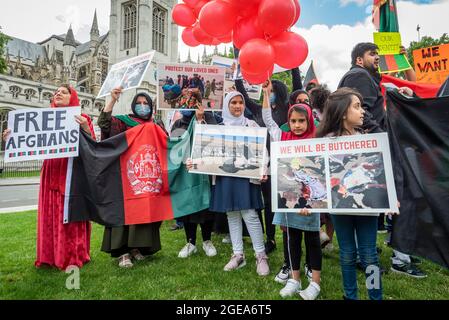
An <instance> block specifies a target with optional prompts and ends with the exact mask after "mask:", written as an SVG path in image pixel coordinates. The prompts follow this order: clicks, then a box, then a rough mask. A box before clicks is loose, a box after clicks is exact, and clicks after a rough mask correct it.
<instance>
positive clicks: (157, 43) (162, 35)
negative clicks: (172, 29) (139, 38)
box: [153, 3, 167, 54]
mask: <svg viewBox="0 0 449 320" xmlns="http://www.w3.org/2000/svg"><path fill="white" fill-rule="evenodd" d="M153 6H154V9H153V49H154V50H156V51H159V52H161V53H164V54H165V53H166V47H167V46H166V44H165V41H166V38H167V35H166V33H167V32H166V31H167V26H166V23H167V10H165V9H164V8H162V7H161V6H158V5H157V4H156V3H153Z"/></svg>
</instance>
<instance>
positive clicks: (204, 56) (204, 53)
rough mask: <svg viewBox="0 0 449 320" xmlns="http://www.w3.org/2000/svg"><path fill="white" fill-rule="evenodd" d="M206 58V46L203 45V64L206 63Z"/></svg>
mask: <svg viewBox="0 0 449 320" xmlns="http://www.w3.org/2000/svg"><path fill="white" fill-rule="evenodd" d="M206 60H207V52H206V46H203V56H202V57H201V62H202V63H203V64H205V63H206Z"/></svg>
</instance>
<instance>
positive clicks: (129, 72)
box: [97, 50, 155, 99]
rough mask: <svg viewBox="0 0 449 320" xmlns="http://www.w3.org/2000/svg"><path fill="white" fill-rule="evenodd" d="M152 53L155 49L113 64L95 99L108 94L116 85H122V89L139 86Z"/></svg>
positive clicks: (151, 58) (152, 55)
mask: <svg viewBox="0 0 449 320" xmlns="http://www.w3.org/2000/svg"><path fill="white" fill-rule="evenodd" d="M154 54H155V51H154V50H153V51H151V52H148V53H145V54H142V55H140V56H138V57H135V58H132V59H128V60H125V61H122V62H119V63H117V64H114V65H113V66H112V67H111V70H110V71H109V73H108V76H107V77H106V79H105V81H104V83H103V86H102V87H101V90H100V93H99V94H98V97H97V99H98V98H101V97H105V96H107V95H109V94H110V93H111V91H112V89H114V88H117V87H122V90H123V91H126V90H129V89H133V88H137V87H139V86H140V84H141V83H142V80H143V77H144V76H145V73H146V72H147V70H148V67H149V66H150V63H151V60H153V57H154Z"/></svg>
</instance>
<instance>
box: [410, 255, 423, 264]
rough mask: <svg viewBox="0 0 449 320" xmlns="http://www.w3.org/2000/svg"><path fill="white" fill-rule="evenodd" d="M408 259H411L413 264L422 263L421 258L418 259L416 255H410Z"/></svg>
mask: <svg viewBox="0 0 449 320" xmlns="http://www.w3.org/2000/svg"><path fill="white" fill-rule="evenodd" d="M410 261H411V263H412V264H414V265H419V264H421V263H422V260H421V259H419V258H417V257H414V256H410Z"/></svg>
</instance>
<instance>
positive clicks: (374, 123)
mask: <svg viewBox="0 0 449 320" xmlns="http://www.w3.org/2000/svg"><path fill="white" fill-rule="evenodd" d="M381 79H382V78H381V76H380V75H379V76H378V77H377V76H374V75H372V74H370V73H369V72H368V70H366V69H365V68H362V67H359V66H353V67H352V68H351V69H350V70H349V71H348V72H347V73H346V74H345V75H344V76H343V78H342V79H341V81H340V84H339V85H338V88H342V87H348V88H352V89H356V90H357V91H358V92H360V94H361V95H362V97H363V108H364V109H365V119H364V121H363V129H364V130H365V131H367V132H369V133H377V132H384V131H385V130H386V125H385V124H386V122H385V121H386V119H385V108H384V101H385V100H384V97H383V95H382V91H381V88H380V81H381Z"/></svg>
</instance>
